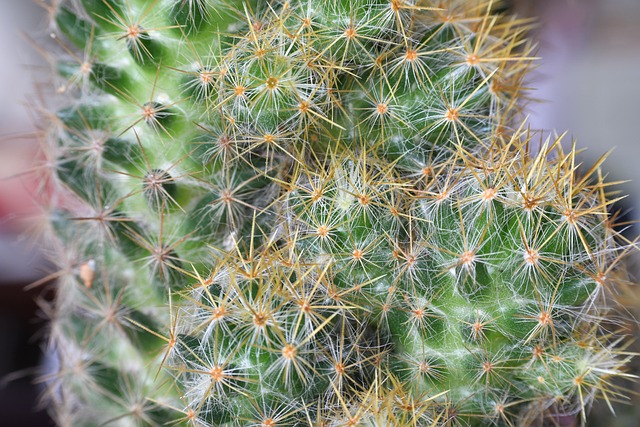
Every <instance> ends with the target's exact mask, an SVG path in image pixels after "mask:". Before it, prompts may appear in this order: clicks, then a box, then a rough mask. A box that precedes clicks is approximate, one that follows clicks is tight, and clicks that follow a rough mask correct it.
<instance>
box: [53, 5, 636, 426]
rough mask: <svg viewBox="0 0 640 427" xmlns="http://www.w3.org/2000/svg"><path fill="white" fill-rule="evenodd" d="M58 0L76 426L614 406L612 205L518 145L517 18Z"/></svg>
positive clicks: (61, 240) (521, 413)
mask: <svg viewBox="0 0 640 427" xmlns="http://www.w3.org/2000/svg"><path fill="white" fill-rule="evenodd" d="M54 3H56V4H54V5H53V6H52V12H53V13H54V14H55V20H56V22H57V24H58V25H59V27H60V30H61V32H62V33H63V34H64V35H65V37H66V38H67V39H68V40H69V41H70V42H71V43H73V44H75V45H76V47H77V48H79V49H83V52H81V53H80V54H77V53H75V51H74V48H71V47H69V46H66V45H65V43H66V42H61V44H62V46H63V47H64V49H65V51H66V52H67V53H68V57H69V58H68V60H63V61H59V62H58V70H59V71H60V74H61V75H62V76H63V77H64V78H65V81H64V83H63V84H62V85H61V92H66V93H69V94H77V95H78V96H77V97H76V98H74V102H73V103H72V105H71V106H70V107H68V108H65V109H63V110H61V111H59V112H58V113H57V115H56V116H55V117H53V120H52V121H53V122H54V126H53V132H51V134H50V136H49V139H48V141H47V142H48V143H49V144H50V145H49V146H48V147H47V150H48V153H49V159H48V161H47V163H46V164H45V165H44V167H46V168H55V169H56V171H57V174H58V176H59V177H60V181H61V182H63V183H64V185H65V186H66V187H67V188H68V189H71V190H72V191H73V192H74V193H76V195H77V196H79V197H78V199H79V201H78V202H77V204H76V206H74V208H73V209H72V210H73V212H54V213H53V215H52V216H51V218H52V219H53V221H52V222H53V226H54V228H55V229H56V233H57V236H58V237H57V238H56V239H55V240H54V242H53V245H54V246H56V247H57V250H56V251H55V253H56V254H57V255H56V256H57V258H56V259H55V261H56V263H57V264H58V265H59V266H60V271H59V272H57V273H56V274H55V276H56V277H57V278H59V280H60V288H59V294H58V297H57V302H56V305H55V306H54V308H53V309H52V310H53V311H52V313H51V317H52V318H53V319H54V322H53V323H52V325H53V329H52V345H53V346H54V351H55V352H56V354H58V356H59V360H60V366H59V367H58V371H57V373H56V374H55V375H53V376H52V379H51V380H50V385H51V387H50V391H51V396H52V397H53V400H54V401H56V402H57V405H56V408H57V410H58V411H59V414H58V420H59V422H60V423H61V424H70V425H78V424H82V423H89V424H91V422H94V421H95V420H101V421H102V422H105V423H113V424H114V425H116V424H118V423H120V424H121V425H139V424H143V425H144V424H151V425H154V424H158V423H163V422H173V421H175V422H176V423H186V424H192V425H200V424H204V425H208V424H211V425H220V424H222V423H228V424H229V425H234V424H235V425H263V426H271V425H296V424H300V425H305V424H311V425H316V424H319V425H353V426H356V425H413V424H417V425H452V424H453V425H456V424H461V425H465V424H470V425H476V424H478V425H482V424H486V423H492V422H493V423H495V424H504V423H506V424H507V425H509V424H513V423H516V422H517V421H515V420H526V419H527V417H530V418H531V417H536V416H539V414H541V413H542V412H544V410H546V409H549V408H561V409H564V410H567V411H569V409H567V408H564V407H563V405H565V404H566V405H578V407H580V408H584V407H585V406H586V405H587V404H588V401H589V399H590V397H591V393H592V392H593V391H595V390H597V389H598V388H600V389H603V390H604V391H605V392H612V393H614V394H615V393H616V392H617V391H616V390H609V389H608V387H609V385H608V383H607V377H608V376H611V375H613V376H615V375H619V374H620V372H619V369H620V367H621V366H622V365H623V362H624V360H621V359H620V358H618V357H617V356H616V355H615V350H613V348H612V347H611V346H610V344H609V341H610V340H609V337H608V336H606V335H604V334H603V333H602V332H601V331H600V328H599V327H598V325H599V322H600V319H601V318H602V317H603V316H604V315H605V314H606V309H605V305H604V304H603V303H602V299H601V298H602V296H603V295H604V294H607V292H608V291H609V290H608V289H607V287H606V286H605V283H607V282H608V281H610V280H611V276H612V275H613V271H614V270H615V265H617V261H618V256H619V255H620V254H619V253H618V252H620V248H619V247H618V246H617V244H616V243H615V242H614V238H615V233H614V232H613V231H612V229H611V228H610V227H609V224H607V223H606V221H605V220H606V217H607V213H606V206H607V204H608V203H609V202H608V201H606V200H605V199H604V198H603V197H604V188H605V185H604V184H602V183H600V182H599V183H597V184H595V185H589V183H588V182H587V181H586V180H580V181H578V182H576V181H574V172H575V170H574V164H573V161H574V160H573V157H572V153H569V154H567V155H566V156H565V155H564V154H560V155H559V156H560V157H559V159H560V160H558V161H556V162H547V161H546V160H545V157H544V156H539V157H537V158H536V160H533V159H530V158H529V157H528V156H527V154H526V153H525V151H526V150H525V149H524V148H522V147H520V146H519V143H517V142H515V141H516V140H517V138H518V137H520V136H521V134H520V133H516V136H514V137H513V138H512V139H509V135H511V134H512V131H509V130H508V129H509V125H510V124H512V123H513V119H514V118H515V117H516V116H517V114H518V113H519V112H520V110H521V108H522V105H523V99H524V95H523V93H522V88H521V81H522V78H523V76H524V74H525V72H526V70H527V68H528V67H529V63H530V60H531V59H532V58H531V55H530V54H531V50H532V48H531V46H530V45H529V44H528V43H527V42H526V41H524V39H523V37H522V33H523V32H524V31H525V30H526V25H524V24H525V23H523V22H522V21H514V20H511V21H509V20H506V19H503V18H499V17H496V16H494V15H493V14H492V6H493V4H492V2H491V1H489V2H484V1H456V2H447V3H446V4H445V3H442V4H435V3H436V2H426V1H424V2H422V1H409V0H390V1H383V0H375V1H367V2H360V1H342V0H332V1H329V2H280V1H279V2H273V3H272V4H269V5H268V6H267V5H263V4H252V3H251V2H248V3H243V2H232V1H225V2H222V1H220V2H218V1H214V0H187V1H183V0H158V1H136V0H126V1H120V0H78V1H77V2H74V3H72V4H70V3H67V2H62V4H57V3H59V2H54ZM72 96H74V95H72ZM505 140H506V141H507V142H506V143H504V141H505ZM500 141H502V142H503V144H502V145H501V143H500ZM509 141H510V142H509ZM512 146H515V147H516V150H515V151H516V152H517V153H515V154H514V152H512V151H511V150H510V148H513V147H512ZM61 254H65V257H64V258H63V259H60V258H59V257H60V256H62V255H61ZM558 277H561V278H562V279H563V280H562V281H560V280H558ZM507 278H508V279H507ZM188 283H194V284H193V285H192V286H190V285H188ZM167 293H168V295H169V299H170V305H171V307H172V308H171V310H166V309H164V308H163V307H165V306H166V304H167V300H166V299H167V297H166V295H167ZM491 298H494V299H497V300H498V302H496V301H495V300H491ZM510 299H511V301H509V300H510ZM501 301H503V302H501ZM225 305H226V307H225ZM469 307H473V308H469ZM222 308H226V309H228V310H229V311H228V312H225V310H223V309H222ZM510 316H515V317H516V320H515V321H514V320H513V319H511V320H509V317H510ZM555 316H558V317H557V318H556V317H555ZM587 321H589V322H591V325H592V326H591V328H588V327H587V326H584V327H583V326H582V324H583V323H584V324H587ZM163 328H164V330H166V332H162V331H163ZM407 331H408V332H407ZM580 333H584V334H585V335H586V336H588V337H589V338H588V339H586V340H583V339H580V338H578V335H579V334H580ZM113 343H116V344H115V345H114V344H113ZM519 347H522V348H523V349H522V350H518V348H519ZM522 352H524V353H522ZM529 353H531V354H529ZM532 354H533V355H534V356H535V357H534V356H532ZM573 360H577V362H574V361H573ZM118 361H127V365H128V366H127V367H125V366H122V363H123V362H118ZM70 372H71V376H69V375H68V374H69V373H70ZM533 373H535V374H538V375H537V376H536V377H535V378H534V377H533V376H531V375H533ZM527 375H528V376H527ZM132 377H142V378H145V380H144V381H143V382H141V383H136V384H135V385H134V384H132V381H131V378H132ZM114 378H116V380H114ZM540 378H541V379H542V381H541V380H540ZM153 381H156V382H159V383H161V384H164V385H165V387H161V388H159V389H158V390H156V389H154V388H153V387H152V386H151V384H153ZM174 383H175V385H174ZM469 384H470V385H469ZM92 391H93V393H92ZM252 395H254V396H258V397H251V396H252ZM88 408H93V409H92V411H91V412H90V413H88V412H87V411H88Z"/></svg>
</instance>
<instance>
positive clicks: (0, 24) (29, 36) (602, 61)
mask: <svg viewBox="0 0 640 427" xmlns="http://www.w3.org/2000/svg"><path fill="white" fill-rule="evenodd" d="M44 1H45V0H0V425H1V426H4V427H32V426H42V427H46V426H49V425H52V424H51V422H50V421H49V420H48V418H47V417H46V413H45V411H42V410H39V409H38V406H37V405H36V403H37V396H38V394H39V392H40V391H39V389H38V385H37V384H34V378H35V376H36V375H37V368H38V366H39V365H40V364H41V363H42V362H43V357H42V352H41V350H42V342H41V338H42V330H43V328H45V326H46V324H45V322H44V321H43V320H40V319H42V316H41V314H39V312H40V309H39V306H38V305H37V304H36V302H35V301H36V297H37V298H39V299H46V298H47V296H48V295H47V294H42V292H41V289H42V288H36V289H34V290H31V291H27V290H25V289H26V285H27V284H29V283H31V282H33V281H35V280H38V279H39V278H40V277H43V275H45V274H46V270H47V268H46V265H45V263H44V261H43V258H42V256H41V254H40V253H39V251H38V247H37V245H35V246H34V245H32V244H29V243H27V242H25V241H24V240H23V239H21V238H20V233H21V231H22V227H23V224H24V222H23V221H22V220H23V219H25V218H27V217H29V216H31V215H35V214H37V212H38V209H37V203H36V201H35V199H36V198H37V196H38V192H39V191H40V189H39V183H38V182H35V181H34V180H33V179H30V178H29V177H28V176H16V175H19V172H20V171H24V170H27V169H28V168H29V167H30V165H32V164H33V163H32V162H33V158H34V155H35V154H34V153H35V150H36V148H37V137H36V129H37V125H38V113H39V112H38V108H39V107H40V106H42V103H41V98H42V95H43V93H45V92H46V91H45V90H44V89H42V88H43V87H46V82H47V75H48V73H49V68H48V65H47V61H46V60H45V57H46V53H45V52H46V47H45V48H44V49H43V48H42V46H46V44H47V43H50V41H49V35H48V23H47V10H46V7H43V4H42V3H43V2H44ZM318 1H321V0H318ZM504 5H505V7H508V8H510V9H511V10H512V11H514V12H516V13H517V14H518V15H520V16H522V17H533V18H535V19H536V20H537V22H538V25H537V27H536V29H535V30H534V31H533V33H532V35H531V36H532V37H533V38H534V39H536V40H537V41H538V43H539V52H538V53H539V56H540V57H541V58H542V59H541V60H539V61H538V68H537V69H536V70H535V72H534V73H532V75H531V77H530V82H529V85H530V86H531V87H535V90H534V91H533V92H532V95H533V96H534V97H536V98H539V99H541V100H542V102H539V103H535V104H532V105H531V106H530V107H529V111H528V113H529V119H530V123H531V127H532V128H533V129H537V130H541V131H543V132H545V133H546V134H547V135H551V136H553V135H554V134H555V133H562V132H564V131H565V130H567V129H568V130H569V133H568V134H567V136H566V137H565V142H566V143H567V144H570V143H571V142H572V141H573V140H574V139H575V141H576V144H577V146H578V147H579V148H585V149H586V148H588V149H586V150H585V151H584V152H583V153H582V154H581V160H582V161H583V162H584V164H585V165H588V164H591V163H593V162H594V161H595V160H596V159H598V158H599V157H600V156H601V155H602V154H604V153H606V152H608V151H609V150H612V149H613V151H612V152H611V154H610V155H609V157H608V160H607V161H606V162H605V163H604V166H603V170H604V172H605V173H606V174H607V175H608V180H609V181H622V180H627V182H626V183H624V184H621V185H620V186H619V189H620V190H621V192H623V193H625V194H628V195H629V197H628V198H627V199H625V200H623V201H622V202H621V203H619V204H618V206H616V208H618V209H620V210H621V211H622V212H623V213H624V214H625V215H626V219H628V220H630V221H633V220H637V219H638V218H640V132H639V127H640V0H510V1H507V2H505V3H504ZM41 83H45V84H44V85H41ZM49 90H50V89H49ZM626 233H627V236H628V237H629V238H631V239H633V238H634V237H635V236H637V235H640V227H637V226H635V225H632V226H629V229H628V230H627V231H626ZM639 253H640V252H639ZM629 265H630V267H631V269H632V270H634V271H635V275H636V277H640V256H638V255H634V256H633V257H632V258H630V259H629ZM623 292H624V295H623V298H624V300H625V302H626V303H628V305H629V306H630V307H640V289H634V288H630V289H625V290H624V291H623ZM635 314H636V315H637V318H640V311H639V310H637V309H635ZM628 330H629V333H633V334H636V336H637V337H638V338H640V334H639V333H638V329H637V327H636V326H635V325H633V324H631V325H629V327H628ZM639 341H640V340H639ZM636 351H637V350H636ZM636 364H637V365H640V363H638V362H636ZM635 369H636V373H637V372H640V366H637V367H636V368H635ZM639 384H640V380H637V381H633V382H629V383H627V384H626V387H628V388H629V389H630V392H629V395H630V396H631V398H632V400H631V401H630V402H629V403H628V404H626V405H625V404H622V405H616V406H615V410H616V413H617V417H615V418H611V417H610V413H609V410H608V409H607V408H606V407H604V406H603V405H596V406H595V407H594V408H593V410H592V416H593V417H592V421H591V423H590V425H591V426H593V427H596V426H597V427H600V426H607V427H638V426H640V398H638V397H637V396H638V395H640V385H639Z"/></svg>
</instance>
